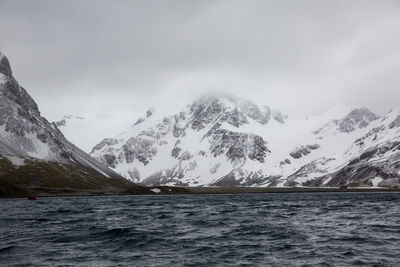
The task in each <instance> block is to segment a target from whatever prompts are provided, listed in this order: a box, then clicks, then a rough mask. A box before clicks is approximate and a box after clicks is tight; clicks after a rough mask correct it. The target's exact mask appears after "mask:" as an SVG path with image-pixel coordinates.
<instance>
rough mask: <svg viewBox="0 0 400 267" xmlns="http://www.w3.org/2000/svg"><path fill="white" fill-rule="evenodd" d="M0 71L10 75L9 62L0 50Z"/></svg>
mask: <svg viewBox="0 0 400 267" xmlns="http://www.w3.org/2000/svg"><path fill="white" fill-rule="evenodd" d="M0 73H1V74H3V75H6V76H12V70H11V66H10V62H9V61H8V59H7V57H6V56H5V55H4V54H3V53H2V52H0Z"/></svg>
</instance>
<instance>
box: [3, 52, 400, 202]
mask: <svg viewBox="0 0 400 267" xmlns="http://www.w3.org/2000/svg"><path fill="white" fill-rule="evenodd" d="M85 123H86V120H85V118H83V117H79V116H72V115H68V116H65V117H64V118H62V119H61V120H60V121H58V122H53V123H51V122H49V121H47V120H46V118H44V117H43V116H42V115H41V114H40V112H39V108H38V106H37V104H36V102H35V101H34V100H33V99H32V97H31V96H30V95H29V94H28V92H27V91H26V90H25V89H24V88H23V87H22V86H20V85H19V83H18V82H17V80H16V79H15V78H14V76H13V73H12V70H11V66H10V63H9V61H8V59H7V57H5V56H4V55H3V54H1V53H0V196H1V195H7V196H12V195H26V194H32V193H35V194H44V195H45V194H52V193H54V192H60V191H62V192H64V194H69V193H70V194H78V193H79V194H93V193H96V192H97V193H100V194H104V193H126V192H131V193H152V192H154V191H151V190H150V189H149V188H146V187H143V186H150V187H151V186H152V187H154V186H181V187H187V186H190V187H199V186H215V187H232V186H251V187H398V186H399V184H400V151H399V149H400V111H399V110H397V109H393V110H391V111H390V112H388V113H387V114H386V115H384V116H378V115H376V114H374V113H373V112H371V111H370V110H368V109H367V108H363V107H338V108H335V109H332V110H329V111H327V112H325V113H323V114H320V115H318V116H309V117H306V118H301V119H294V118H290V117H288V116H286V115H285V114H283V113H282V112H280V111H279V110H277V109H274V108H271V107H269V106H261V105H257V104H255V103H253V102H251V101H249V100H246V99H242V98H239V97H236V96H233V95H228V94H214V95H205V96H203V97H201V98H199V99H197V100H196V101H193V102H192V103H190V104H188V105H187V106H185V107H182V109H181V110H180V111H179V112H176V113H175V114H170V115H166V114H165V113H164V112H162V111H161V110H160V109H159V108H150V109H148V110H147V111H146V112H145V114H143V116H142V117H140V118H139V119H138V120H137V121H136V122H135V123H134V124H133V125H132V126H131V127H130V128H129V129H127V130H126V131H124V132H122V133H121V134H119V135H117V136H116V137H112V138H105V139H104V140H102V141H101V142H100V143H98V144H97V145H95V146H94V147H93V149H92V151H91V152H90V155H89V154H88V153H86V152H84V151H83V150H81V149H80V148H78V147H77V146H75V145H74V144H73V143H71V142H70V141H69V139H70V136H72V135H73V136H74V138H75V139H74V140H78V138H79V137H78V135H77V133H79V128H81V127H83V126H82V125H85ZM86 128H87V127H86ZM65 136H66V137H67V138H66V137H65ZM137 184H140V185H141V186H138V185H137ZM157 190H160V189H157ZM162 190H166V189H162ZM168 190H170V189H168Z"/></svg>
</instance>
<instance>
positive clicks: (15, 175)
mask: <svg viewBox="0 0 400 267" xmlns="http://www.w3.org/2000/svg"><path fill="white" fill-rule="evenodd" d="M1 185H3V187H2V186H1ZM5 185H8V186H5ZM4 186H5V187H4ZM10 186H13V187H14V188H15V187H20V188H22V189H21V192H22V191H24V192H30V191H32V190H33V188H36V189H37V188H53V187H54V188H62V189H67V188H70V189H77V190H79V189H82V188H84V189H85V190H92V189H93V190H98V191H102V190H103V191H104V190H106V191H108V192H111V191H112V192H117V191H121V190H127V189H131V188H134V187H136V186H135V185H134V184H133V183H131V182H129V181H127V180H125V179H123V178H122V177H121V176H119V175H118V174H117V173H115V172H114V171H112V170H110V169H109V168H107V167H105V166H104V165H103V164H101V163H100V162H98V161H97V160H95V159H93V158H92V157H90V156H89V155H88V154H86V153H85V152H83V151H82V150H80V149H79V148H77V147H76V146H75V145H73V144H72V143H70V142H69V141H68V140H66V139H65V137H64V136H63V134H62V133H61V132H60V131H59V130H58V128H57V126H56V125H55V124H52V123H49V122H48V121H47V120H46V119H45V118H44V117H42V116H41V114H40V112H39V109H38V106H37V104H36V103H35V101H34V100H33V99H32V98H31V96H30V95H29V94H28V93H27V91H26V90H25V89H24V88H23V87H21V86H20V85H19V84H18V82H17V81H16V80H15V78H14V77H13V74H12V70H11V67H10V63H9V61H8V59H7V58H6V57H5V56H4V55H3V54H1V53H0V196H1V195H7V192H4V191H6V190H5V189H4V188H6V187H7V188H10ZM2 188H3V190H2ZM137 188H139V187H137ZM139 191H140V190H139Z"/></svg>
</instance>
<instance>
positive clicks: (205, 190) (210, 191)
mask: <svg viewBox="0 0 400 267" xmlns="http://www.w3.org/2000/svg"><path fill="white" fill-rule="evenodd" d="M147 189H149V190H145V191H141V190H140V191H136V190H133V191H130V190H127V191H119V192H116V191H114V192H112V191H99V190H76V189H59V188H40V189H39V190H38V191H36V193H37V194H34V195H35V196H36V197H40V198H42V197H46V198H47V197H89V196H128V195H131V196H134V195H214V194H238V195H240V194H279V193H284V194H290V193H385V192H400V188H382V187H353V188H333V187H322V188H319V187H169V186H154V187H147ZM152 190H157V191H158V190H159V192H154V191H152ZM26 197H27V196H25V195H19V196H2V197H1V196H0V199H10V198H26Z"/></svg>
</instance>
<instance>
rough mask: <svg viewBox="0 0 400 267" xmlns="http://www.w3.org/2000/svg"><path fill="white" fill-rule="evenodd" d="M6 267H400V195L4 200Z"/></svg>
mask: <svg viewBox="0 0 400 267" xmlns="http://www.w3.org/2000/svg"><path fill="white" fill-rule="evenodd" d="M0 212H1V216H0V266H29V265H33V266H46V265H50V266H54V265H56V266H60V265H61V266H303V265H304V266H309V265H324V266H330V265H331V266H347V265H363V264H366V265H375V266H399V265H400V256H399V255H400V194H399V193H299V194H241V195H163V196H161V195H160V196H116V197H70V198H41V199H39V200H37V201H28V200H25V199H3V200H0Z"/></svg>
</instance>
